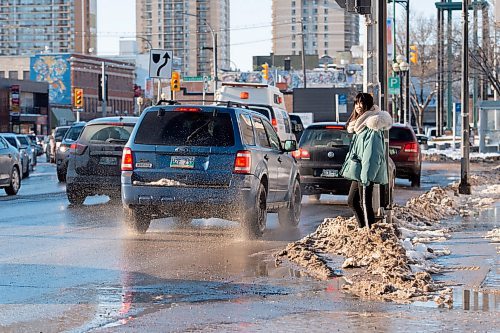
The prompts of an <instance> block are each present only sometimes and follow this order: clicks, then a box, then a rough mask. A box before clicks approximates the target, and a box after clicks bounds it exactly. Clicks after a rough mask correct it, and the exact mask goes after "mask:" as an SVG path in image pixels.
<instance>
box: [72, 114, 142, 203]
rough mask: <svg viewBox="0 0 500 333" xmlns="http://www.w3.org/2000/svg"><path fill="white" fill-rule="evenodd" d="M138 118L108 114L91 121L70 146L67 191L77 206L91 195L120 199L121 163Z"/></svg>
mask: <svg viewBox="0 0 500 333" xmlns="http://www.w3.org/2000/svg"><path fill="white" fill-rule="evenodd" d="M136 122H137V117H105V118H97V119H94V120H91V121H89V122H88V123H86V124H85V126H84V127H83V130H82V132H81V134H80V136H79V137H78V140H77V141H75V142H73V143H72V144H71V146H70V150H69V156H68V167H67V173H66V194H67V196H68V200H69V202H70V203H71V204H73V205H81V204H82V203H83V202H84V201H85V198H86V197H87V196H91V195H96V194H103V195H108V196H109V197H110V198H112V199H114V198H120V175H121V170H120V165H121V158H122V151H123V146H125V143H127V141H128V139H129V137H130V133H131V132H132V130H133V128H134V125H135V124H136Z"/></svg>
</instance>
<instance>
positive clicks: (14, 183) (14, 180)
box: [5, 167, 21, 195]
mask: <svg viewBox="0 0 500 333" xmlns="http://www.w3.org/2000/svg"><path fill="white" fill-rule="evenodd" d="M20 187H21V177H20V176H19V170H18V169H17V168H16V167H14V168H12V173H11V176H10V185H9V186H8V187H6V188H5V193H7V195H16V194H17V192H18V191H19V188H20Z"/></svg>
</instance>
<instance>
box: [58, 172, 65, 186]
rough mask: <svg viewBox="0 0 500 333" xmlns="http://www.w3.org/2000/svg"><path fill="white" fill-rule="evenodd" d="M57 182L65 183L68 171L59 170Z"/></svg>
mask: <svg viewBox="0 0 500 333" xmlns="http://www.w3.org/2000/svg"><path fill="white" fill-rule="evenodd" d="M57 180H58V181H59V182H60V183H64V182H65V181H66V170H59V169H58V170H57Z"/></svg>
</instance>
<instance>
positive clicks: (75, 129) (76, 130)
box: [64, 126, 83, 141]
mask: <svg viewBox="0 0 500 333" xmlns="http://www.w3.org/2000/svg"><path fill="white" fill-rule="evenodd" d="M82 129H83V126H72V127H71V128H70V129H69V130H68V132H67V133H66V135H65V136H64V139H65V140H71V141H76V140H77V139H78V137H79V136H80V133H81V132H82Z"/></svg>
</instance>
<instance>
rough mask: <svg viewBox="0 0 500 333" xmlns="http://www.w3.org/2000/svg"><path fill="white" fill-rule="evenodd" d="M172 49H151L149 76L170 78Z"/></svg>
mask: <svg viewBox="0 0 500 333" xmlns="http://www.w3.org/2000/svg"><path fill="white" fill-rule="evenodd" d="M172 58H173V53H172V51H168V50H162V49H151V50H150V51H149V77H156V78H160V79H170V78H171V74H172V61H171V59H172Z"/></svg>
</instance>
